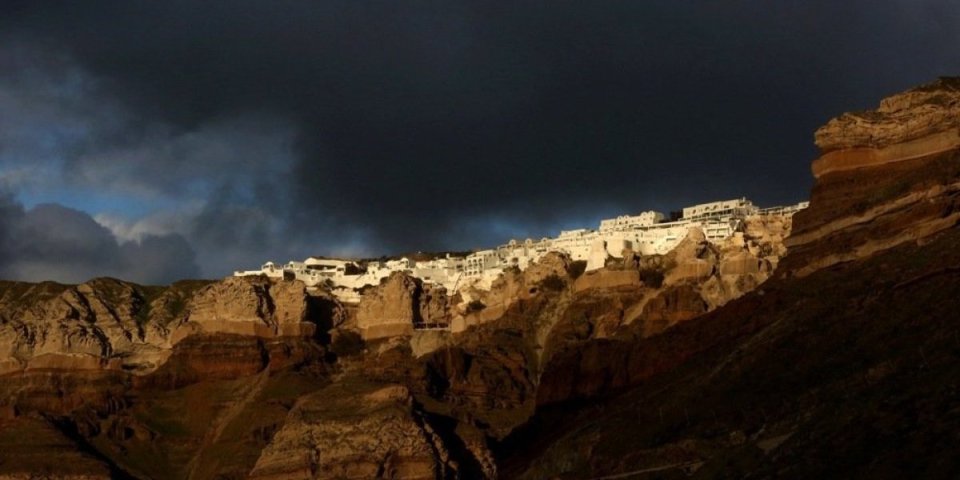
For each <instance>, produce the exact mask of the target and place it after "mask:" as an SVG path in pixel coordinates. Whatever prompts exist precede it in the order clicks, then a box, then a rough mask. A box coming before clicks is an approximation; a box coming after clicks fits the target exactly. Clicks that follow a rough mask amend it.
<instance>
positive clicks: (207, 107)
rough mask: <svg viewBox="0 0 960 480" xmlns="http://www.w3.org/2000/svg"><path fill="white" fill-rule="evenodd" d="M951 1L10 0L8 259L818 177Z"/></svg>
mask: <svg viewBox="0 0 960 480" xmlns="http://www.w3.org/2000/svg"><path fill="white" fill-rule="evenodd" d="M957 45H960V3H958V2H955V1H952V0H889V1H885V2H876V1H875V0H873V1H867V0H850V1H844V2H837V1H836V0H783V1H779V2H770V1H769V0H744V1H722V0H721V1H718V0H711V1H684V0H669V1H656V0H651V1H607V0H592V1H589V2H572V1H560V0H554V1H537V2H533V1H523V0H516V1H511V2H481V1H466V0H445V1H441V2H430V1H395V0H392V1H361V0H344V1H322V0H320V1H314V2H306V1H292V0H274V1H270V2H263V1H258V2H252V1H243V0H240V1H230V2H225V1H214V0H211V1H204V2H197V1H193V0H189V1H187V0H168V1H165V2H148V1H116V2H106V1H97V0H87V1H83V2H68V1H49V2H36V1H32V0H25V1H19V0H6V1H4V2H2V3H0V278H3V279H11V280H28V281H40V280H54V281H59V282H68V283H73V282H82V281H84V280H86V279H89V278H92V277H98V276H114V277H120V278H124V279H128V280H132V281H137V282H141V283H150V284H159V283H166V282H170V281H173V280H176V279H180V278H197V277H204V278H217V277H222V276H225V275H228V274H229V273H230V272H232V271H233V270H235V269H250V268H256V267H258V266H259V265H260V264H261V263H262V262H264V261H266V260H274V261H279V262H285V261H287V260H290V259H302V258H305V257H306V256H309V255H327V256H380V255H391V254H397V253H403V252H413V251H439V250H467V249H473V248H483V247H488V246H494V245H497V244H501V243H505V242H506V241H507V240H509V239H510V238H521V239H522V238H527V237H534V238H539V237H543V236H553V235H556V234H557V233H558V231H559V230H560V229H564V228H578V227H588V228H590V227H595V226H596V224H597V223H598V222H599V220H600V219H602V218H607V217H612V216H616V215H620V214H626V213H631V214H635V213H639V212H641V211H645V210H658V211H664V212H668V211H670V210H676V209H679V208H681V207H683V206H685V205H688V204H695V203H702V202H707V201H712V200H720V199H727V198H737V197H741V196H746V197H748V198H750V199H752V200H753V201H754V202H755V203H758V204H760V205H762V206H769V205H777V204H787V203H795V202H798V201H801V200H804V199H806V198H807V197H808V195H809V190H810V188H811V186H812V177H811V175H810V162H811V161H812V160H813V159H814V158H815V157H816V155H817V151H816V148H815V147H814V145H813V141H812V140H813V132H814V131H815V130H816V129H817V128H818V127H819V126H820V125H823V124H824V123H825V122H826V121H827V120H829V119H830V118H832V117H834V116H837V115H839V114H840V113H842V112H845V111H851V110H864V109H869V108H875V106H876V105H877V104H878V102H879V100H880V99H881V98H882V97H884V96H887V95H890V94H893V93H896V92H898V91H902V90H905V89H907V88H910V87H912V86H915V85H919V84H922V83H927V82H930V81H933V80H934V79H936V77H938V76H944V75H958V74H960V49H958V48H957Z"/></svg>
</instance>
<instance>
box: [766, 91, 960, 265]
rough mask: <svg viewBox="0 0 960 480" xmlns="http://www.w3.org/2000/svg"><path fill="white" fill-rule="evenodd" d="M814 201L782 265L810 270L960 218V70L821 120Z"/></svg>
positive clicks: (912, 239) (942, 227) (801, 217)
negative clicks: (874, 105) (875, 104)
mask: <svg viewBox="0 0 960 480" xmlns="http://www.w3.org/2000/svg"><path fill="white" fill-rule="evenodd" d="M815 137H816V143H817V146H818V147H820V149H821V151H822V155H821V157H820V158H818V159H816V160H815V161H814V162H813V173H814V176H815V177H816V184H815V186H814V188H813V192H812V194H811V199H810V202H811V203H810V208H808V209H806V210H803V211H801V212H799V213H798V214H797V215H796V216H795V219H794V220H795V222H796V224H795V228H794V232H793V234H792V236H791V237H790V239H789V240H787V242H786V245H787V247H788V248H789V249H790V250H791V255H790V257H789V259H788V261H787V264H786V268H784V269H783V270H782V273H783V274H797V275H806V274H809V273H811V272H813V271H816V270H818V269H821V268H825V267H829V266H831V265H835V264H837V263H841V262H846V261H851V260H856V259H858V258H864V257H867V256H869V255H872V254H874V253H877V252H880V251H883V250H885V249H888V248H891V247H894V246H896V245H900V244H903V243H906V242H916V241H923V239H924V238H927V237H929V236H931V235H933V234H935V233H937V232H940V231H943V230H945V229H949V228H952V227H953V226H954V225H956V223H957V221H958V220H960V209H958V208H957V207H958V203H957V202H958V192H960V161H958V158H960V157H958V156H960V79H957V78H942V79H940V80H938V81H936V82H934V83H931V84H928V85H924V86H921V87H918V88H915V89H912V90H908V91H906V92H903V93H900V94H897V95H893V96H891V97H889V98H887V99H884V100H883V101H882V102H881V104H880V107H879V108H878V109H877V110H875V111H870V112H861V113H856V114H844V115H842V116H840V117H839V118H836V119H834V120H831V121H830V122H829V123H827V125H825V126H824V127H822V128H821V129H819V130H817V133H816V135H815Z"/></svg>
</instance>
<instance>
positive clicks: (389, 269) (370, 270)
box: [234, 198, 809, 303]
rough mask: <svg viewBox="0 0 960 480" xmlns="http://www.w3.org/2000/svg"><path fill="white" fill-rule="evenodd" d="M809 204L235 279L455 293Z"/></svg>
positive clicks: (650, 249) (340, 290) (716, 212)
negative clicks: (553, 259) (547, 265)
mask: <svg viewBox="0 0 960 480" xmlns="http://www.w3.org/2000/svg"><path fill="white" fill-rule="evenodd" d="M808 205H809V202H800V203H798V204H795V205H789V206H780V207H771V208H759V207H757V206H755V205H754V204H753V202H751V201H750V200H748V199H746V198H738V199H733V200H724V201H717V202H710V203H703V204H699V205H693V206H690V207H685V208H683V209H682V210H680V211H678V212H673V213H672V214H671V215H670V217H669V218H668V217H667V216H666V215H664V214H663V213H660V212H654V211H647V212H643V213H640V214H639V215H634V216H630V215H621V216H618V217H616V218H610V219H606V220H602V221H601V222H600V225H599V227H598V228H597V229H596V230H592V229H586V228H581V229H575V230H562V231H561V232H560V234H559V235H558V236H557V237H555V238H541V239H539V240H534V239H530V238H528V239H526V240H523V241H519V240H510V241H509V242H507V243H506V244H504V245H500V246H498V247H496V248H491V249H487V250H479V251H476V252H473V253H471V254H469V255H467V256H465V257H460V256H452V255H450V254H447V255H446V256H445V257H443V258H436V259H432V260H427V261H413V260H410V259H408V258H400V259H396V260H387V261H379V260H366V261H355V260H347V259H333V258H322V257H310V258H307V259H306V260H304V261H302V262H301V261H290V262H288V263H286V264H284V265H278V264H276V263H274V262H267V263H265V264H263V265H262V266H261V268H260V269H259V270H244V271H236V272H234V276H238V277H241V276H250V275H265V276H267V277H270V278H287V279H297V280H300V281H302V282H304V284H306V285H307V287H314V288H316V287H320V286H325V287H327V288H329V289H330V291H331V292H332V293H333V294H334V295H335V296H337V297H338V298H339V299H340V300H341V301H345V302H349V303H355V302H359V301H360V295H361V293H360V292H361V290H362V289H363V288H364V287H366V286H375V285H378V284H380V281H381V280H382V279H384V278H387V277H389V276H390V274H392V273H394V272H406V273H407V274H409V275H411V276H414V277H417V278H419V279H421V280H422V281H423V282H424V283H427V284H435V285H441V286H443V287H444V288H445V289H446V290H447V291H448V292H449V293H451V294H452V293H455V292H457V291H458V290H460V289H461V288H463V287H465V286H472V287H474V288H480V289H486V288H489V287H490V284H491V283H492V282H493V281H494V280H496V278H497V277H498V276H500V275H501V274H502V273H503V272H504V271H505V270H506V269H509V268H517V269H520V270H521V271H522V270H524V269H526V268H527V267H528V266H529V265H530V264H532V263H534V262H536V261H537V260H539V259H540V258H541V257H542V256H543V255H545V254H546V253H548V252H563V253H566V254H568V255H570V258H571V259H572V260H574V261H585V262H586V269H585V270H586V271H591V270H596V269H599V268H603V266H604V265H605V264H606V261H607V259H608V258H611V257H612V258H622V256H623V252H624V251H633V252H635V253H638V254H640V255H654V254H664V253H667V252H669V251H670V250H672V249H673V247H675V246H676V245H677V244H678V243H679V242H680V241H681V240H683V239H684V238H685V237H686V235H687V232H688V231H689V230H690V229H692V228H699V229H700V230H701V231H703V233H704V235H705V237H706V239H707V240H708V241H710V242H714V243H716V242H720V241H723V240H726V239H729V238H731V237H735V236H736V235H738V234H739V235H742V226H743V222H744V220H746V219H747V217H750V216H754V215H786V216H790V215H793V213H795V212H797V211H799V210H801V209H803V208H806V207H807V206H808Z"/></svg>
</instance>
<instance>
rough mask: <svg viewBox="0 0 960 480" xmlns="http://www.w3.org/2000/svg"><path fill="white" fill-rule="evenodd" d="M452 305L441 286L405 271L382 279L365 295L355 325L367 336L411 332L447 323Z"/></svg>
mask: <svg viewBox="0 0 960 480" xmlns="http://www.w3.org/2000/svg"><path fill="white" fill-rule="evenodd" d="M449 323H450V305H449V302H448V299H447V294H446V290H445V289H444V288H443V287H441V286H436V285H424V283H423V281H422V280H420V279H418V278H415V277H411V276H410V275H407V274H405V273H403V272H396V273H393V274H391V275H390V276H389V277H387V278H386V279H384V280H383V282H381V284H380V285H379V286H378V287H377V288H376V289H374V290H373V291H372V292H370V293H368V294H366V295H364V296H363V298H362V299H361V300H360V305H359V306H358V307H357V311H356V325H357V328H358V329H359V330H360V334H361V335H362V337H363V339H364V340H375V339H378V338H389V337H397V336H410V335H412V334H413V331H414V329H415V328H438V327H446V326H447V325H448V324H449Z"/></svg>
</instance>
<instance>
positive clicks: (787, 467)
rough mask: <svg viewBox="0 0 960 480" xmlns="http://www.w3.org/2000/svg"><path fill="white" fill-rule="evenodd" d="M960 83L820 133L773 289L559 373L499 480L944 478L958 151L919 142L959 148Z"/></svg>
mask: <svg viewBox="0 0 960 480" xmlns="http://www.w3.org/2000/svg"><path fill="white" fill-rule="evenodd" d="M957 85H958V83H957V80H955V79H942V80H940V81H938V82H936V83H933V84H931V85H926V86H923V87H920V88H918V89H914V90H911V91H908V92H905V93H903V94H900V95H896V96H894V97H891V98H890V99H886V100H884V102H883V103H882V105H881V108H880V109H879V110H878V111H877V112H868V113H865V114H857V115H852V116H851V115H845V116H844V117H841V118H840V119H839V120H836V121H832V122H831V123H830V124H828V125H827V126H826V127H824V128H823V129H821V130H820V131H818V133H817V143H818V145H820V146H821V148H822V149H823V150H824V156H823V157H821V158H820V159H818V160H817V161H816V162H815V163H814V173H815V175H816V176H817V183H816V186H815V187H814V191H813V196H812V198H811V206H810V208H809V209H807V210H805V211H803V212H800V213H799V214H797V215H796V216H795V218H794V222H795V225H794V233H793V235H792V236H791V237H790V238H789V239H788V240H787V245H788V246H789V248H790V251H789V253H788V254H787V256H786V257H785V258H784V259H783V261H782V262H781V264H780V268H779V270H778V272H777V278H776V279H774V280H771V281H768V282H767V283H765V284H764V285H762V286H761V287H760V289H758V290H757V291H755V292H752V293H749V294H747V295H746V296H744V297H743V298H740V299H738V300H735V301H733V302H731V303H730V304H728V305H726V306H724V307H722V308H720V309H718V310H716V311H714V312H712V313H708V314H706V315H703V316H700V317H698V318H696V319H693V320H690V321H688V322H685V323H683V324H680V325H678V326H676V327H674V328H672V329H670V330H668V331H667V332H665V333H664V334H662V335H659V336H656V337H651V338H645V337H644V335H643V334H642V332H639V331H631V332H623V333H622V334H621V335H620V336H617V337H615V338H610V339H602V340H595V341H591V342H589V343H587V344H585V345H583V346H582V347H581V348H578V349H576V350H571V351H568V352H566V353H565V354H564V355H563V356H558V357H556V358H555V359H554V362H552V365H549V366H548V367H547V369H546V371H545V372H544V374H543V376H542V378H541V381H540V388H539V389H538V395H537V403H538V409H537V415H536V416H535V417H534V419H533V420H532V421H531V422H530V423H528V424H527V425H526V426H525V427H524V428H523V429H521V430H520V431H518V432H515V433H514V434H513V435H512V436H511V437H510V438H508V439H507V440H506V442H505V443H504V444H503V445H502V446H501V448H500V451H501V452H502V455H503V456H504V459H503V460H504V462H503V467H502V471H503V472H505V476H508V477H513V476H519V477H522V478H608V477H609V478H621V477H616V475H623V478H627V477H629V478H680V477H686V476H687V475H691V474H692V475H693V476H694V477H700V478H717V477H730V478H766V477H772V476H780V477H788V478H811V477H812V478H818V477H823V476H830V477H840V478H851V477H856V478H859V477H869V478H904V477H922V478H955V477H956V475H957V473H958V472H960V463H958V462H957V460H956V459H957V458H960V457H958V455H957V453H960V452H958V450H960V448H958V445H960V443H958V442H957V439H956V435H955V433H954V432H956V431H957V427H958V426H960V425H958V424H960V416H958V414H957V412H960V393H958V390H957V385H956V380H955V379H956V378H960V377H958V376H957V375H958V373H960V343H958V340H957V339H958V338H960V337H958V334H960V331H958V330H960V326H958V325H957V323H956V319H957V314H956V312H957V311H958V309H960V254H958V252H957V249H956V245H957V242H958V241H960V231H958V228H957V221H958V218H960V217H958V213H960V209H958V208H957V207H958V205H957V203H956V199H957V197H956V194H955V185H954V184H955V183H956V182H957V181H958V172H960V167H958V165H960V155H958V151H957V148H958V146H960V144H953V143H950V142H947V143H944V142H941V141H939V140H937V141H930V142H927V141H926V140H924V141H920V142H917V139H918V138H921V139H927V138H928V137H930V136H931V135H933V136H934V137H935V138H938V139H939V138H952V137H951V136H953V135H956V134H957V121H958V120H957V118H958V117H957V108H958V106H960V91H958V90H957ZM941 134H942V135H941ZM877 149H886V150H884V153H883V154H879V153H876V150H877ZM871 152H872V153H871ZM862 155H866V156H868V157H869V158H867V159H863V158H861V157H860V156H862ZM851 158H853V160H851ZM587 399H590V402H589V403H587V404H585V403H584V401H585V400H587ZM584 405H588V406H584Z"/></svg>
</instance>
